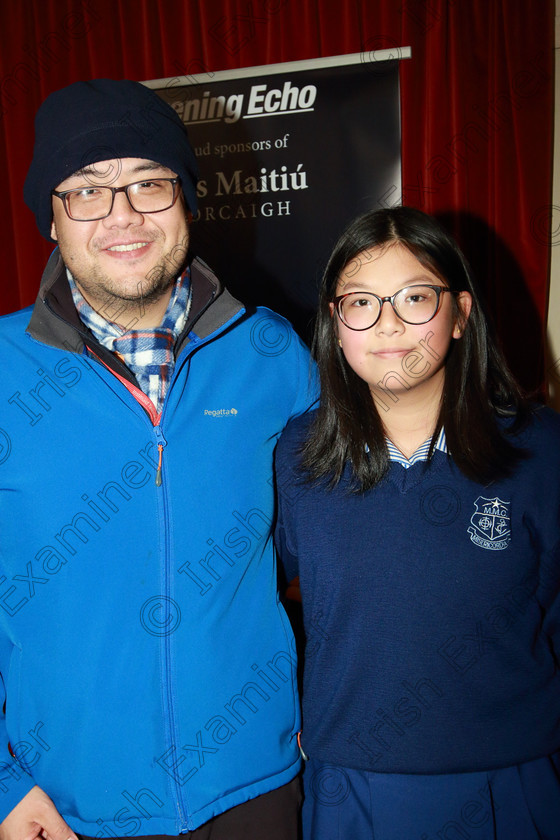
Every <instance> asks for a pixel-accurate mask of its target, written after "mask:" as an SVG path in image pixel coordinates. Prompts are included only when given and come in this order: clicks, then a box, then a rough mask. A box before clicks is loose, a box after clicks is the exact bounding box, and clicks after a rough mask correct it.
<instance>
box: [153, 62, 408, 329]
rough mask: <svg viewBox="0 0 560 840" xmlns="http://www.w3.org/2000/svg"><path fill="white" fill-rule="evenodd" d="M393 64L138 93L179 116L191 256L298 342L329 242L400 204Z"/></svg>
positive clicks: (294, 68)
mask: <svg viewBox="0 0 560 840" xmlns="http://www.w3.org/2000/svg"><path fill="white" fill-rule="evenodd" d="M398 52H399V55H398V58H402V57H408V55H409V54H410V51H409V50H399V51H398ZM387 53H388V51H387ZM398 58H395V57H394V53H393V54H392V55H391V54H389V55H388V58H387V60H382V59H383V56H382V54H381V53H377V54H369V55H365V54H361V55H354V56H340V57H336V58H330V59H317V60H314V61H307V62H293V63H290V64H283V65H272V66H267V67H258V68H246V69H244V70H239V71H231V72H222V73H216V74H203V75H200V76H193V77H180V78H176V79H163V80H158V81H154V82H147V83H146V84H148V85H149V86H150V87H152V88H153V89H155V90H156V92H157V93H158V94H159V95H160V96H161V97H162V98H163V99H165V100H166V101H167V102H169V103H170V104H171V105H172V106H173V108H175V110H176V111H177V113H178V114H179V115H180V116H181V118H182V119H183V121H184V122H185V124H186V125H187V127H188V130H189V135H190V138H191V142H192V144H193V146H194V148H195V151H196V154H197V158H198V161H199V164H200V171H201V181H200V184H199V189H198V196H199V212H198V214H197V216H196V218H195V221H194V223H193V225H192V226H191V241H192V247H193V249H194V251H195V252H196V253H197V254H198V255H199V256H201V257H202V259H204V260H205V261H206V262H207V263H208V264H209V265H210V266H211V267H212V268H213V269H214V270H215V271H216V273H217V274H218V275H219V276H220V278H221V279H222V280H223V281H224V282H225V283H226V285H227V286H228V288H229V289H230V291H231V292H232V293H233V294H235V295H236V296H237V297H239V298H240V299H241V300H243V301H244V302H245V303H247V304H265V305H267V306H270V307H271V308H273V309H276V310H277V311H279V312H281V313H282V314H284V315H286V316H287V317H288V318H289V319H290V320H291V321H292V322H293V323H294V324H295V326H296V328H297V329H298V330H299V331H300V333H301V334H302V335H303V337H304V338H309V323H310V321H311V319H312V314H313V312H314V310H315V308H316V299H317V286H318V282H319V279H320V276H321V274H322V271H323V269H324V266H325V264H326V261H327V259H328V256H329V253H330V251H331V249H332V247H333V245H334V243H335V241H336V239H337V237H338V236H339V235H340V233H341V232H342V230H343V229H344V227H345V226H346V224H347V223H348V222H349V221H350V220H351V219H352V218H354V217H355V216H357V215H358V214H360V213H362V212H363V211H365V210H367V209H370V208H375V207H379V206H389V205H392V204H394V203H396V201H397V200H398V198H399V197H400V195H401V161H400V102H399V78H398V67H399V61H398ZM185 82H186V83H185Z"/></svg>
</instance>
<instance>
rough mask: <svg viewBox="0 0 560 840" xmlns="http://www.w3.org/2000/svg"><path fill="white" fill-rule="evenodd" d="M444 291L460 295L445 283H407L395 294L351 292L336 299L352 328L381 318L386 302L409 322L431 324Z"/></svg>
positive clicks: (340, 314) (364, 326) (368, 325)
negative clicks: (436, 284)
mask: <svg viewBox="0 0 560 840" xmlns="http://www.w3.org/2000/svg"><path fill="white" fill-rule="evenodd" d="M443 292H449V293H450V294H452V295H457V294H459V292H456V291H454V290H452V289H448V288H446V287H445V286H427V285H426V286H424V285H422V286H407V287H406V288H404V289H399V291H398V292H395V294H394V295H391V296H388V297H379V295H376V294H374V293H373V292H348V293H347V294H345V295H338V297H335V298H333V300H332V303H334V305H335V308H336V311H337V313H338V317H339V318H340V320H341V321H342V323H343V324H344V325H345V326H346V327H348V328H349V329H351V330H369V329H370V328H371V327H373V326H374V325H375V324H376V323H377V322H378V320H379V318H380V316H381V310H382V307H383V304H384V303H385V302H387V303H390V304H391V306H392V307H393V311H394V312H395V314H396V315H397V316H398V317H399V318H400V319H401V321H404V322H405V324H427V323H428V321H431V320H432V318H434V317H435V315H436V314H437V311H438V309H439V304H440V297H441V295H442V293H443Z"/></svg>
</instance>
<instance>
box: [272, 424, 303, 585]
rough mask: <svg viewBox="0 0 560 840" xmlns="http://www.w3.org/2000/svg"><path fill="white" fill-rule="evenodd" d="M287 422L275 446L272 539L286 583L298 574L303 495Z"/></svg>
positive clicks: (294, 450) (294, 447)
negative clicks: (275, 505) (275, 504)
mask: <svg viewBox="0 0 560 840" xmlns="http://www.w3.org/2000/svg"><path fill="white" fill-rule="evenodd" d="M294 425H295V424H293V423H290V424H289V425H288V427H287V429H286V431H285V432H284V433H283V435H282V436H281V438H280V440H279V442H278V445H277V447H276V454H275V477H276V492H277V496H278V514H277V520H276V528H275V534H274V539H275V543H276V549H277V551H278V555H279V557H280V560H281V562H282V565H283V567H284V571H285V573H286V580H287V581H288V582H290V581H292V580H293V579H294V578H295V577H297V575H298V574H299V564H298V552H297V534H296V527H297V511H298V508H299V504H298V503H299V499H300V497H301V495H302V493H303V492H304V489H305V487H304V485H303V483H302V477H301V474H300V472H299V471H298V469H297V461H298V456H297V448H298V447H297V445H296V444H295V440H294V435H293V427H294Z"/></svg>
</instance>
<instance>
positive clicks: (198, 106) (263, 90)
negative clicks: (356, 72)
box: [170, 82, 317, 125]
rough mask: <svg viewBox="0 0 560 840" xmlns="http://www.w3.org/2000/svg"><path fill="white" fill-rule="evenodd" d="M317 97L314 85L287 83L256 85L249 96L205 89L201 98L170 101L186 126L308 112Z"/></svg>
mask: <svg viewBox="0 0 560 840" xmlns="http://www.w3.org/2000/svg"><path fill="white" fill-rule="evenodd" d="M316 98H317V88H316V87H315V85H305V86H304V87H302V88H299V87H297V85H292V83H291V82H284V85H283V86H282V87H281V88H273V87H271V88H270V89H269V86H268V85H253V86H252V88H251V90H250V91H249V94H248V96H247V97H245V94H244V93H232V94H230V96H212V95H211V92H210V91H209V90H205V91H204V93H203V94H202V96H201V97H200V98H199V99H190V98H189V99H187V100H186V101H184V102H182V101H178V102H171V103H170V104H171V105H172V106H173V108H174V109H175V110H176V111H177V113H178V114H179V116H180V117H181V119H182V120H183V122H184V123H186V124H187V125H192V124H193V123H199V124H200V123H212V122H221V121H222V120H223V121H224V122H226V123H235V122H238V120H240V119H244V120H251V119H257V118H258V117H272V116H276V115H277V114H306V113H308V112H310V111H313V110H314V108H313V106H314V104H315V100H316Z"/></svg>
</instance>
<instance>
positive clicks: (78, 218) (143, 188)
mask: <svg viewBox="0 0 560 840" xmlns="http://www.w3.org/2000/svg"><path fill="white" fill-rule="evenodd" d="M179 185H180V179H179V178H151V179H149V180H144V181H134V183H132V184H126V185H125V186H124V187H102V186H96V185H95V184H90V185H89V186H87V187H79V188H78V189H75V190H63V191H62V192H57V190H52V191H51V195H56V197H57V198H60V199H61V201H62V203H63V205H64V209H65V210H66V215H67V216H68V218H69V219H72V220H73V221H74V222H95V221H97V220H98V219H105V218H107V216H109V215H110V214H111V211H112V209H113V204H114V202H115V195H116V194H117V193H119V192H123V193H124V194H125V195H126V197H127V199H128V203H129V204H130V206H131V207H132V209H133V210H134V211H135V212H136V213H161V212H162V211H163V210H169V208H170V207H173V205H174V204H175V202H176V201H177V196H178V195H179Z"/></svg>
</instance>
